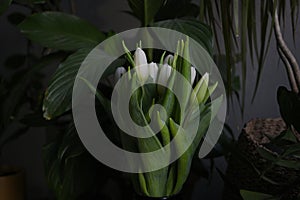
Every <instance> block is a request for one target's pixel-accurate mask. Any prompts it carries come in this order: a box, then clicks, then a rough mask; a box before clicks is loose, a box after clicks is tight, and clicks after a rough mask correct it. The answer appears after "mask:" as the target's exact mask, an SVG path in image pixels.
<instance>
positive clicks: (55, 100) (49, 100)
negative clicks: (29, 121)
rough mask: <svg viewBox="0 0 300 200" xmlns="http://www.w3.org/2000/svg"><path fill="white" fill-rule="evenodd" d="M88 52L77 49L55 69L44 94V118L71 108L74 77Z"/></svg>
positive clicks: (87, 50)
mask: <svg viewBox="0 0 300 200" xmlns="http://www.w3.org/2000/svg"><path fill="white" fill-rule="evenodd" d="M89 52H90V50H89V49H82V50H79V51H77V52H76V53H74V54H72V55H71V56H69V57H68V58H67V59H66V60H65V62H63V63H61V65H60V66H59V68H58V69H57V71H56V73H55V74H54V76H53V78H52V80H51V82H50V85H49V87H48V89H47V91H46V94H45V99H44V104H43V111H44V117H45V118H46V119H52V118H54V117H57V116H59V115H61V114H63V113H64V112H66V111H68V110H69V109H70V108H71V99H72V90H73V84H74V81H75V77H76V74H77V72H78V70H79V67H80V66H81V63H82V62H83V60H84V59H85V57H86V56H87V55H88V53H89Z"/></svg>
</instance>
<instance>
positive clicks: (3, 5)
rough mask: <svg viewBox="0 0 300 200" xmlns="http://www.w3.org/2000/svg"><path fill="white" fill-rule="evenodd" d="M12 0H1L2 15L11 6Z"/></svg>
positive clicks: (0, 12) (0, 9)
mask: <svg viewBox="0 0 300 200" xmlns="http://www.w3.org/2000/svg"><path fill="white" fill-rule="evenodd" d="M11 2H12V0H0V15H2V14H3V13H4V12H5V11H6V10H7V9H8V7H9V6H10V4H11Z"/></svg>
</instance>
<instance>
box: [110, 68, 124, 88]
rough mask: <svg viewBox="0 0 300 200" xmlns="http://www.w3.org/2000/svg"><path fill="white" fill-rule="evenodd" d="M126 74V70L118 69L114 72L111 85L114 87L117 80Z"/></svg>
mask: <svg viewBox="0 0 300 200" xmlns="http://www.w3.org/2000/svg"><path fill="white" fill-rule="evenodd" d="M125 73H126V69H125V68H124V67H118V68H117V69H116V71H115V75H114V81H113V84H114V85H116V83H117V82H118V80H119V79H120V78H121V77H122V75H123V74H125Z"/></svg>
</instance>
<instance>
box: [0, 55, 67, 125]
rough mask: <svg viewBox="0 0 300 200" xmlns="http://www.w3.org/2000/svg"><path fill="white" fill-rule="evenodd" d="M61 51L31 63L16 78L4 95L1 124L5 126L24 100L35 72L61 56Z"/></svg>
mask: <svg viewBox="0 0 300 200" xmlns="http://www.w3.org/2000/svg"><path fill="white" fill-rule="evenodd" d="M62 56H63V55H62V54H61V53H55V54H50V55H48V56H45V57H43V58H42V59H41V60H40V61H39V62H38V63H37V64H35V65H33V66H32V67H31V68H30V70H28V71H26V72H25V73H23V75H22V77H21V78H20V79H18V82H17V83H16V84H15V85H14V86H12V87H11V88H10V90H9V94H8V95H7V96H6V98H5V100H4V103H3V104H2V105H1V106H3V108H2V109H3V112H2V113H1V117H2V118H1V124H3V125H4V126H6V125H7V124H8V123H9V121H10V120H11V118H12V117H14V114H15V112H16V111H17V110H18V108H19V107H20V106H21V105H23V102H26V98H25V94H26V92H27V88H28V87H29V86H30V85H31V83H32V82H31V81H32V79H33V78H34V77H35V76H36V73H37V72H38V71H40V70H41V69H43V68H44V67H46V66H48V65H49V64H51V63H52V62H54V61H57V60H58V59H61V58H62Z"/></svg>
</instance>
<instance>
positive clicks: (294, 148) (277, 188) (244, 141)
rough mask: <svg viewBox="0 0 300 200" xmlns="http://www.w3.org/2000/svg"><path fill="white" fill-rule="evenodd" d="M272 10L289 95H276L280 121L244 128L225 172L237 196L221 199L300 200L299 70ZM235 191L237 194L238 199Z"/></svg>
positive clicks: (255, 122)
mask: <svg viewBox="0 0 300 200" xmlns="http://www.w3.org/2000/svg"><path fill="white" fill-rule="evenodd" d="M274 6H275V10H274V32H275V37H276V41H277V49H278V53H279V55H280V58H281V59H282V61H283V63H284V66H285V67H286V71H287V75H288V78H289V82H290V86H291V91H289V90H288V89H286V88H285V87H283V86H280V87H279V88H278V91H277V101H278V104H279V108H280V113H281V116H282V119H254V120H251V121H250V122H248V123H247V124H246V126H245V128H244V129H243V132H242V134H241V135H240V138H239V141H238V144H237V149H238V151H239V152H238V153H237V152H236V151H235V152H236V153H233V156H232V159H231V160H230V162H229V167H228V171H227V176H228V181H229V182H230V183H231V184H232V186H233V188H235V190H236V192H237V193H236V195H235V196H232V195H230V192H229V191H228V190H229V189H228V188H227V189H226V192H225V193H226V197H225V198H230V199H233V198H235V199H242V197H243V199H245V200H247V199H251V198H261V199H268V198H270V199H298V198H299V197H300V193H299V186H300V185H299V180H300V177H299V173H300V160H299V150H300V149H299V148H300V143H299V141H300V135H299V120H300V116H299V109H300V106H299V105H300V104H299V83H300V79H299V78H300V69H299V65H298V63H297V61H296V59H295V57H294V56H293V54H292V53H291V51H290V50H289V48H288V47H287V45H286V43H285V41H284V40H283V36H282V33H281V28H280V24H279V19H278V18H279V17H278V9H277V7H276V6H277V5H276V4H274ZM239 190H241V196H240V197H239ZM245 190H248V191H245ZM249 190H250V191H251V192H250V191H249ZM254 191H255V192H254ZM264 193H265V194H264Z"/></svg>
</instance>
